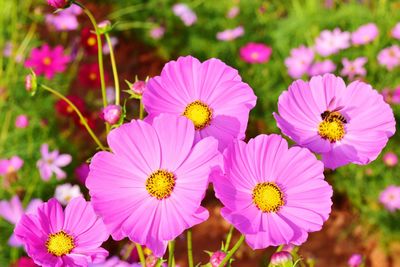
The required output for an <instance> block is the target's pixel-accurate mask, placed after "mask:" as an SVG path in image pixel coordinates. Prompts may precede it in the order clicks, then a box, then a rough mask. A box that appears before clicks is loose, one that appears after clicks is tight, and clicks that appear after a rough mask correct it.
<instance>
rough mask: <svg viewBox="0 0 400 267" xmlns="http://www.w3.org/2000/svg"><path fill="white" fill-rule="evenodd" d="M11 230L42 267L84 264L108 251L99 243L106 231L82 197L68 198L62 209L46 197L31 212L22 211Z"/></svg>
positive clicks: (102, 259) (54, 200)
mask: <svg viewBox="0 0 400 267" xmlns="http://www.w3.org/2000/svg"><path fill="white" fill-rule="evenodd" d="M14 233H15V235H16V236H17V237H18V238H19V239H20V240H21V241H22V242H23V243H24V245H25V249H26V252H27V253H28V255H29V257H31V258H32V259H33V260H34V261H35V263H36V264H38V265H40V266H44V267H61V266H88V264H89V263H97V262H102V261H104V259H105V258H106V257H107V255H108V251H106V250H105V249H103V248H101V247H100V246H101V244H102V243H103V242H104V241H106V240H107V239H108V237H109V233H108V232H107V229H106V228H105V226H104V223H103V222H102V220H101V219H100V218H99V217H98V216H97V215H96V214H95V213H94V210H93V207H92V205H91V203H90V202H86V201H85V199H83V198H82V197H77V198H74V199H73V200H71V202H70V203H69V204H68V205H67V207H66V208H65V211H63V209H62V207H61V205H60V203H58V202H57V200H56V199H54V198H52V199H50V200H49V201H48V202H46V203H43V204H42V205H40V206H39V207H38V209H37V212H36V213H35V214H25V215H24V216H23V217H22V218H21V220H20V221H19V223H18V224H17V226H16V228H15V230H14Z"/></svg>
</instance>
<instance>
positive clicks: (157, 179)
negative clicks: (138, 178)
mask: <svg viewBox="0 0 400 267" xmlns="http://www.w3.org/2000/svg"><path fill="white" fill-rule="evenodd" d="M174 187H175V176H174V174H173V173H171V172H168V171H166V170H158V171H156V172H153V173H152V174H151V175H150V176H149V178H147V180H146V190H147V192H148V193H149V194H150V196H152V197H155V198H157V199H159V200H161V199H165V198H168V197H169V196H170V195H171V194H172V191H173V190H174Z"/></svg>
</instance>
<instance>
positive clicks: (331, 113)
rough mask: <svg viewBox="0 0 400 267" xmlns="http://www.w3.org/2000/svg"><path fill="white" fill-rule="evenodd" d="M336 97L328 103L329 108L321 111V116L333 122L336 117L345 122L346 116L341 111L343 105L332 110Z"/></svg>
mask: <svg viewBox="0 0 400 267" xmlns="http://www.w3.org/2000/svg"><path fill="white" fill-rule="evenodd" d="M335 100H336V99H335V97H334V98H333V99H332V100H331V101H330V103H329V105H328V110H326V111H324V112H322V113H321V118H322V119H323V120H324V121H329V122H332V121H333V120H334V119H337V120H339V121H341V122H343V123H347V120H346V118H345V117H344V116H343V115H342V114H341V113H340V112H339V111H340V110H341V109H343V106H339V107H336V108H335V109H333V110H330V109H331V108H332V106H333V105H334V103H335Z"/></svg>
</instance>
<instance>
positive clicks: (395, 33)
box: [391, 22, 400, 40]
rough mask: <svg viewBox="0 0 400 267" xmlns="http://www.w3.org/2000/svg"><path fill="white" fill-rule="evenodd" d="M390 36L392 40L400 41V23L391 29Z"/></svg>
mask: <svg viewBox="0 0 400 267" xmlns="http://www.w3.org/2000/svg"><path fill="white" fill-rule="evenodd" d="M391 34H392V37H393V38H395V39H399V40H400V22H399V23H397V24H396V25H395V26H394V27H393V29H392V31H391Z"/></svg>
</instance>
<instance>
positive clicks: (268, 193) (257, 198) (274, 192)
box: [252, 182, 285, 212]
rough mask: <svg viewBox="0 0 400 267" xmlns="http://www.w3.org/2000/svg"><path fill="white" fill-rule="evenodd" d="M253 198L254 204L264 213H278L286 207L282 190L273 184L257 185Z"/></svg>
mask: <svg viewBox="0 0 400 267" xmlns="http://www.w3.org/2000/svg"><path fill="white" fill-rule="evenodd" d="M252 197H253V203H254V204H255V205H256V206H257V208H258V209H260V210H261V211H262V212H277V211H279V209H280V208H281V207H282V206H283V205H285V201H284V199H283V193H282V191H281V189H280V188H279V186H278V185H276V184H275V183H272V182H265V183H259V184H257V185H256V187H254V189H253V194H252Z"/></svg>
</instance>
